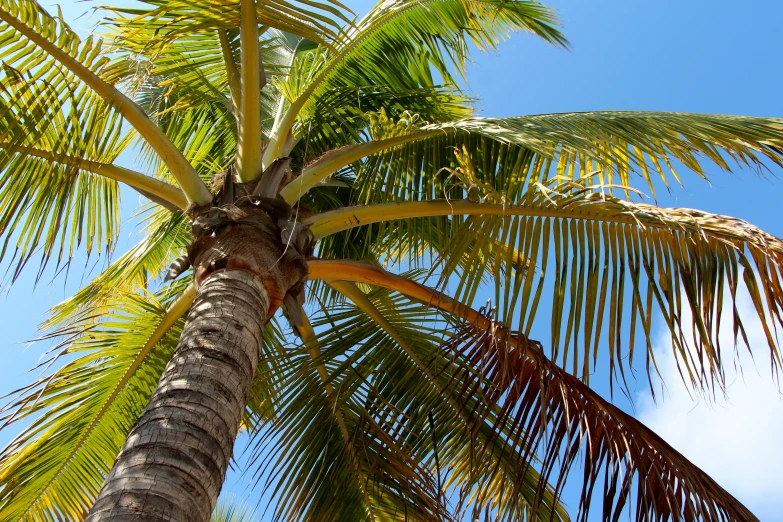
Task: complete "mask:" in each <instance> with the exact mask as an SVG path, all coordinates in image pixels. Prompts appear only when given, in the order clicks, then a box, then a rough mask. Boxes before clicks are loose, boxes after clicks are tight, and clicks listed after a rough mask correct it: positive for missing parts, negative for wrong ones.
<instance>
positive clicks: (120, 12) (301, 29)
mask: <svg viewBox="0 0 783 522" xmlns="http://www.w3.org/2000/svg"><path fill="white" fill-rule="evenodd" d="M143 4H145V6H144V7H141V8H110V9H111V10H112V11H113V12H114V13H115V15H114V16H112V17H111V18H109V20H108V21H107V24H108V25H109V26H110V27H112V28H113V29H114V31H115V38H116V39H117V40H118V42H119V43H121V45H123V46H126V47H128V48H133V49H136V50H146V49H152V50H156V49H162V48H165V47H166V46H168V45H169V44H171V43H172V42H174V41H177V40H179V39H183V38H192V37H193V35H194V34H197V33H202V34H203V33H212V34H214V33H213V31H216V30H219V29H234V28H237V27H239V2H238V1H234V2H221V3H220V4H216V3H214V2H208V1H205V0H199V1H196V2H184V1H175V2H170V1H162V0H145V1H144V2H143ZM256 10H257V14H256V16H257V19H258V22H259V23H260V24H261V25H263V26H267V27H271V28H274V29H277V30H279V31H283V32H286V33H289V34H293V35H296V36H299V37H301V38H306V39H308V40H312V41H314V42H318V43H320V44H323V45H327V46H333V45H335V44H336V43H337V42H339V41H340V40H341V38H343V28H342V26H341V24H343V23H345V24H351V23H352V20H353V13H351V11H350V10H349V9H348V8H347V7H345V6H344V5H342V4H341V3H340V2H338V1H336V0H327V1H325V2H313V1H308V2H306V3H304V2H303V3H298V2H285V1H268V0H263V1H259V2H256Z"/></svg>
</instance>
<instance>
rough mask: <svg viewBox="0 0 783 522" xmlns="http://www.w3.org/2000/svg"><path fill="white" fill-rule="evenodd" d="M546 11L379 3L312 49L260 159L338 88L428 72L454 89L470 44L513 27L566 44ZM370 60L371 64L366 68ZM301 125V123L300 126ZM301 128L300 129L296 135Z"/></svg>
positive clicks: (398, 86) (480, 2) (523, 5)
mask: <svg viewBox="0 0 783 522" xmlns="http://www.w3.org/2000/svg"><path fill="white" fill-rule="evenodd" d="M556 24H557V22H556V17H555V16H554V13H553V12H552V10H551V9H549V8H547V7H545V6H543V5H542V4H540V3H538V2H530V1H511V2H506V1H501V0H454V1H452V0H445V1H444V0H426V1H424V2H422V1H413V0H396V1H388V2H381V3H379V4H378V5H377V6H376V7H375V8H374V9H373V10H371V11H370V13H368V14H367V16H365V17H364V18H363V19H362V20H361V21H360V22H359V23H358V25H357V26H356V28H354V29H351V30H348V31H347V32H346V37H345V39H344V42H342V43H341V45H339V46H338V47H337V48H336V49H335V50H334V51H327V50H324V52H323V53H321V52H319V51H315V53H316V55H315V56H317V57H318V59H317V60H314V61H313V65H314V68H315V70H314V74H311V77H312V79H311V80H310V81H309V82H302V81H301V79H299V78H297V79H296V81H297V83H298V85H299V87H300V88H299V89H288V94H289V100H290V101H291V106H290V107H289V108H288V109H287V111H286V113H285V115H284V116H283V117H282V118H281V119H280V121H279V124H278V125H277V126H276V128H275V130H274V131H273V134H272V140H271V142H270V145H269V147H268V148H267V150H266V151H265V153H264V163H265V164H269V163H271V161H273V160H274V159H276V158H277V157H279V156H280V154H281V150H282V146H283V141H284V140H285V138H286V136H287V135H288V133H289V131H291V129H292V128H293V126H294V124H295V122H296V119H297V118H299V119H300V120H303V121H306V120H307V115H308V114H313V113H314V109H315V100H318V99H319V98H322V97H323V96H324V95H325V94H326V93H328V92H330V91H333V90H335V89H340V88H346V87H350V88H354V87H356V86H373V85H377V86H389V87H393V88H394V90H396V91H399V92H405V91H408V90H410V89H412V88H417V87H420V86H425V87H432V86H433V69H434V71H435V72H436V74H438V75H439V76H440V77H442V78H443V79H444V80H445V81H446V83H447V84H449V85H451V86H456V81H455V80H454V79H453V78H452V72H453V71H454V70H456V71H457V73H458V74H463V73H464V70H465V66H466V59H467V56H468V43H469V42H470V43H473V44H474V45H476V46H477V47H478V48H479V49H494V48H495V46H496V45H497V43H499V41H500V40H502V39H505V38H506V37H507V36H508V34H509V33H510V32H512V31H515V30H523V31H529V32H531V33H533V34H535V35H537V36H539V37H541V38H543V39H545V40H546V41H549V42H552V43H556V44H560V45H564V44H565V38H564V37H563V36H562V35H561V34H560V32H559V31H558V29H557V27H556ZM367 63H374V64H377V66H376V67H366V66H365V64H367ZM305 128H306V125H305ZM301 131H302V129H301V128H300V132H299V133H300V134H301V133H302V132H301Z"/></svg>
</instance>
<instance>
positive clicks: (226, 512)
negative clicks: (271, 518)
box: [209, 499, 261, 522]
mask: <svg viewBox="0 0 783 522" xmlns="http://www.w3.org/2000/svg"><path fill="white" fill-rule="evenodd" d="M260 521H261V517H260V516H259V515H258V513H256V511H255V510H254V509H253V508H252V507H251V506H250V505H249V504H246V503H244V502H241V501H238V500H237V499H230V500H223V499H221V500H219V501H218V505H217V507H215V512H214V513H212V518H210V519H209V522H260Z"/></svg>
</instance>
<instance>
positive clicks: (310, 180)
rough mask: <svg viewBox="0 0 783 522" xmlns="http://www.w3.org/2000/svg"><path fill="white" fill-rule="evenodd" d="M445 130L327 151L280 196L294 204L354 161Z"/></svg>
mask: <svg viewBox="0 0 783 522" xmlns="http://www.w3.org/2000/svg"><path fill="white" fill-rule="evenodd" d="M443 132H444V131H443V130H430V131H419V132H413V133H411V134H406V135H404V136H397V137H394V138H389V139H385V140H378V141H370V142H367V143H359V144H357V145H348V146H347V147H343V148H341V149H336V150H333V151H330V152H327V153H326V154H324V155H323V156H322V157H321V158H320V159H318V160H317V161H316V162H315V163H313V164H312V165H310V166H309V167H307V168H305V169H304V170H303V171H302V174H301V175H300V176H299V177H297V178H296V179H295V180H293V181H292V182H291V183H289V184H288V185H286V186H285V187H284V188H283V190H281V191H280V196H281V197H282V198H283V199H284V200H285V201H286V202H287V203H289V204H292V203H294V202H296V201H297V200H298V199H299V198H300V197H302V195H304V194H305V193H306V192H307V191H308V190H310V189H311V188H313V187H314V186H316V185H317V184H318V183H319V182H320V181H322V180H324V179H326V178H328V177H329V176H331V175H332V174H334V173H335V172H337V171H338V170H340V169H341V168H343V167H345V166H346V165H350V164H351V163H353V162H354V161H358V160H360V159H362V158H364V157H365V156H369V155H371V154H376V153H378V152H382V151H384V150H387V149H391V148H393V147H397V146H399V145H404V144H405V143H410V142H412V141H417V140H422V139H425V138H429V137H431V136H434V135H436V134H439V133H443ZM270 147H271V144H270Z"/></svg>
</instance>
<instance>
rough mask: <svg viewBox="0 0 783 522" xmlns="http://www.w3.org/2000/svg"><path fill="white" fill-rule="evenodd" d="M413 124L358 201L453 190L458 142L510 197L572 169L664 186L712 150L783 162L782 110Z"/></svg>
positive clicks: (735, 160) (371, 173)
mask: <svg viewBox="0 0 783 522" xmlns="http://www.w3.org/2000/svg"><path fill="white" fill-rule="evenodd" d="M433 131H440V132H433ZM409 132H410V139H411V143H409V144H406V145H403V146H399V147H397V148H395V149H391V150H388V151H386V152H383V153H379V154H377V155H376V156H374V157H371V158H369V159H368V160H367V161H366V162H365V164H364V165H362V167H361V168H360V169H357V184H356V185H357V191H358V192H359V193H360V194H361V196H360V201H358V202H361V203H367V202H370V201H389V200H390V199H391V197H393V198H395V199H407V200H410V199H428V198H432V197H444V190H446V188H445V185H446V183H445V182H446V179H447V178H449V176H451V173H452V169H455V168H456V167H458V166H459V165H458V162H457V161H456V159H455V158H454V155H453V154H454V150H455V149H456V150H457V151H459V152H462V151H463V150H464V151H465V152H466V153H467V155H468V156H469V157H470V158H471V160H472V162H473V164H474V165H475V169H474V170H475V174H476V176H477V181H480V182H481V183H482V184H485V185H487V186H488V187H491V189H492V190H493V191H495V192H496V193H497V195H498V197H504V198H506V199H507V200H508V201H510V202H514V201H516V198H517V197H519V196H520V195H521V194H524V193H525V191H526V189H527V186H528V184H529V183H533V182H535V181H543V180H546V179H548V178H549V177H550V176H551V175H553V174H554V173H555V172H557V174H560V175H564V176H567V177H569V178H572V179H579V178H582V177H585V176H587V175H588V174H591V173H594V172H595V173H597V176H598V180H599V181H600V182H601V183H603V184H605V185H607V186H611V185H614V184H619V185H622V186H624V187H635V188H637V189H641V190H649V191H650V192H651V193H652V194H655V188H656V186H659V183H663V184H665V185H668V184H669V177H667V173H668V174H669V175H670V176H671V177H672V178H674V179H676V180H677V181H679V180H680V178H679V176H678V174H677V172H676V171H675V169H674V165H672V161H673V160H679V161H680V162H681V163H682V164H683V165H684V166H685V167H686V168H688V169H690V170H693V171H694V172H696V173H697V174H699V175H700V176H702V177H705V176H706V175H705V173H704V169H703V166H702V165H701V163H700V161H699V160H703V159H706V160H709V161H711V162H713V163H714V164H715V165H717V166H718V167H720V168H721V169H724V170H730V169H731V168H732V167H733V166H740V167H742V166H752V167H756V168H759V169H763V168H764V167H763V161H767V160H768V161H770V162H771V163H773V164H777V165H780V164H781V163H783V120H781V119H777V118H754V117H746V116H723V115H709V114H686V113H652V112H593V113H566V114H552V115H541V116H521V117H514V118H468V119H464V120H461V121H455V122H450V123H449V122H447V123H434V124H430V125H420V126H418V127H415V128H411V129H410V131H409ZM444 168H446V169H448V170H445V171H444V170H443V169H444ZM656 175H657V176H656ZM452 177H453V176H452ZM656 178H657V179H656ZM467 188H468V187H465V189H467ZM476 188H479V187H475V188H474V191H475V190H476ZM455 190H456V191H457V193H459V192H461V191H459V190H457V189H454V188H452V190H451V191H450V193H449V196H450V197H460V196H458V195H456V194H455V193H454V191H455ZM463 190H464V189H463ZM608 190H609V191H610V193H611V191H612V190H611V188H610V189H608Z"/></svg>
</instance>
